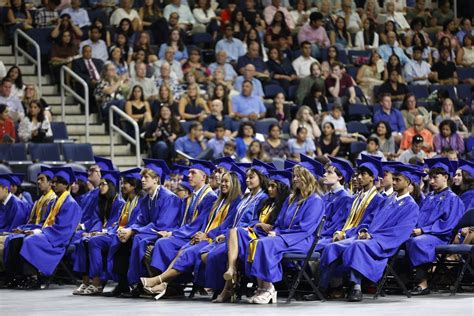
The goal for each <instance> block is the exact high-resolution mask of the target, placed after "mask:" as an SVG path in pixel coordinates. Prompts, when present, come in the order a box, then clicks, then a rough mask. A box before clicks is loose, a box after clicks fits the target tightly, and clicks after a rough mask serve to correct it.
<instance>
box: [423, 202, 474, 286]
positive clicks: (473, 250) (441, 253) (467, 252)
mask: <svg viewBox="0 0 474 316" xmlns="http://www.w3.org/2000/svg"><path fill="white" fill-rule="evenodd" d="M470 226H474V208H471V209H470V210H468V211H466V212H465V213H464V215H463V216H462V217H461V219H460V220H459V222H458V224H457V225H456V227H455V228H454V229H453V236H452V238H451V243H450V244H449V245H442V246H437V247H436V254H437V255H438V257H437V260H436V264H435V266H436V269H435V271H434V273H433V275H432V277H431V282H430V287H433V286H434V285H435V281H436V277H437V276H438V274H439V273H441V272H443V271H445V272H446V273H447V275H451V271H450V270H449V269H448V266H451V267H461V269H460V270H459V272H458V274H457V277H456V279H455V280H456V281H455V282H454V287H453V288H452V289H451V295H456V292H457V291H458V288H459V285H460V284H461V281H462V279H463V277H464V274H465V272H466V270H468V271H469V273H470V274H471V276H474V269H473V268H472V267H471V261H472V259H473V258H474V245H467V244H452V242H453V241H454V239H455V238H456V235H457V233H458V231H459V230H460V229H461V228H463V227H470ZM450 254H458V255H460V256H461V259H460V260H459V261H448V260H446V258H447V257H448V255H450Z"/></svg>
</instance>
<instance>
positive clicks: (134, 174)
mask: <svg viewBox="0 0 474 316" xmlns="http://www.w3.org/2000/svg"><path fill="white" fill-rule="evenodd" d="M141 171H142V169H141V168H133V169H129V170H125V171H123V172H121V173H120V176H121V177H122V178H124V179H135V180H141V179H142V175H141V174H140V172H141Z"/></svg>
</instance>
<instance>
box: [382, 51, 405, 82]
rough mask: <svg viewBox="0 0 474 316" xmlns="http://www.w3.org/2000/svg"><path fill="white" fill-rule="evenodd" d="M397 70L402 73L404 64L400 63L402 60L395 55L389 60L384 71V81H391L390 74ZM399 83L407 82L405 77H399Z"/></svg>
mask: <svg viewBox="0 0 474 316" xmlns="http://www.w3.org/2000/svg"><path fill="white" fill-rule="evenodd" d="M393 70H396V71H397V72H398V73H399V74H401V73H402V63H401V62H400V58H399V57H398V56H397V55H395V54H393V55H391V56H390V57H389V58H388V63H387V64H386V65H385V69H384V71H383V80H384V81H386V80H389V79H390V73H391V72H392V71H393ZM398 82H400V83H403V82H405V81H404V79H403V76H401V75H399V77H398Z"/></svg>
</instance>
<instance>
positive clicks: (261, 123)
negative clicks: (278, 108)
mask: <svg viewBox="0 0 474 316" xmlns="http://www.w3.org/2000/svg"><path fill="white" fill-rule="evenodd" d="M272 124H278V120H277V119H275V118H265V119H262V120H258V121H256V122H255V132H257V133H260V134H264V135H267V134H268V128H269V127H270V125H272Z"/></svg>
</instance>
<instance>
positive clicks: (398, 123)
mask: <svg viewBox="0 0 474 316" xmlns="http://www.w3.org/2000/svg"><path fill="white" fill-rule="evenodd" d="M380 105H381V106H382V107H381V109H380V110H378V111H376V112H375V114H374V119H373V121H374V122H373V123H374V124H377V123H378V122H380V121H385V122H388V123H389V124H390V128H391V129H392V135H393V138H394V140H395V141H396V142H397V143H399V142H400V141H401V140H402V132H404V131H405V120H404V119H403V115H402V112H400V110H398V109H394V108H393V107H392V99H391V97H390V94H387V93H385V94H382V95H380Z"/></svg>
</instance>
